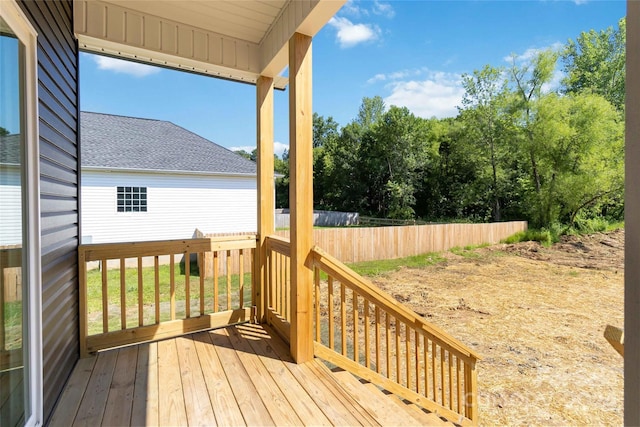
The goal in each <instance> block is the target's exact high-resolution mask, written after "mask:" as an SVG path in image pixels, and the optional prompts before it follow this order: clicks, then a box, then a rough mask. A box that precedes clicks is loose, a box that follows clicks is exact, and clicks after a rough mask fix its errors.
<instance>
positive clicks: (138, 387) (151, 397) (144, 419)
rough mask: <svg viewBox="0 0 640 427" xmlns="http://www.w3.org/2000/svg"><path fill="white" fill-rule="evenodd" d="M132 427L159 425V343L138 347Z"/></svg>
mask: <svg viewBox="0 0 640 427" xmlns="http://www.w3.org/2000/svg"><path fill="white" fill-rule="evenodd" d="M131 425H134V426H155V425H158V343H155V342H154V343H150V344H141V345H139V346H138V365H137V368H136V382H135V386H134V392H133V403H132V413H131Z"/></svg>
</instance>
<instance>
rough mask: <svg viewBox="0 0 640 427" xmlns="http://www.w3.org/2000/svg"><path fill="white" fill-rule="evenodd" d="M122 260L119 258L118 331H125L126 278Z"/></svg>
mask: <svg viewBox="0 0 640 427" xmlns="http://www.w3.org/2000/svg"><path fill="white" fill-rule="evenodd" d="M124 261H125V260H124V258H120V329H122V330H125V329H127V276H126V268H125V262H124Z"/></svg>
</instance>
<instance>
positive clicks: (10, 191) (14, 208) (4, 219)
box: [0, 165, 22, 246]
mask: <svg viewBox="0 0 640 427" xmlns="http://www.w3.org/2000/svg"><path fill="white" fill-rule="evenodd" d="M20 244H22V195H21V192H20V170H19V169H18V168H17V167H11V166H7V165H3V166H2V168H1V169H0V246H6V245H20Z"/></svg>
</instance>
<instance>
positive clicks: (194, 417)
mask: <svg viewBox="0 0 640 427" xmlns="http://www.w3.org/2000/svg"><path fill="white" fill-rule="evenodd" d="M176 344H177V345H178V359H179V360H180V375H181V377H182V388H183V393H184V401H185V408H186V410H187V420H188V422H189V425H190V426H197V425H200V426H212V425H215V424H216V419H215V417H214V415H213V408H212V407H211V400H210V399H209V393H208V391H207V384H206V383H205V380H204V375H203V373H202V367H201V366H200V359H199V358H198V354H197V353H196V348H195V345H194V343H193V339H192V337H181V338H177V339H176Z"/></svg>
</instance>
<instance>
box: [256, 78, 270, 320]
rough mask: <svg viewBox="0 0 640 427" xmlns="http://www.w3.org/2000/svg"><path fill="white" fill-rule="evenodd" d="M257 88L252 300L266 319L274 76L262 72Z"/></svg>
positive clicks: (258, 312) (258, 318) (257, 311)
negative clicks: (256, 160)
mask: <svg viewBox="0 0 640 427" xmlns="http://www.w3.org/2000/svg"><path fill="white" fill-rule="evenodd" d="M256 92H257V110H258V111H257V117H258V123H257V126H256V128H257V133H258V135H257V137H258V138H257V139H258V140H257V145H258V150H257V153H258V242H257V247H256V252H255V263H254V265H255V271H256V274H255V276H254V281H255V286H254V288H253V301H254V303H255V305H256V319H257V321H258V322H260V323H264V322H265V320H266V312H267V303H268V301H267V292H266V289H267V286H266V285H267V273H268V271H267V264H266V263H267V247H266V238H267V236H269V235H272V234H273V233H274V219H273V218H274V215H275V183H274V172H273V78H271V77H264V76H260V77H259V78H258V81H257V84H256Z"/></svg>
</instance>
